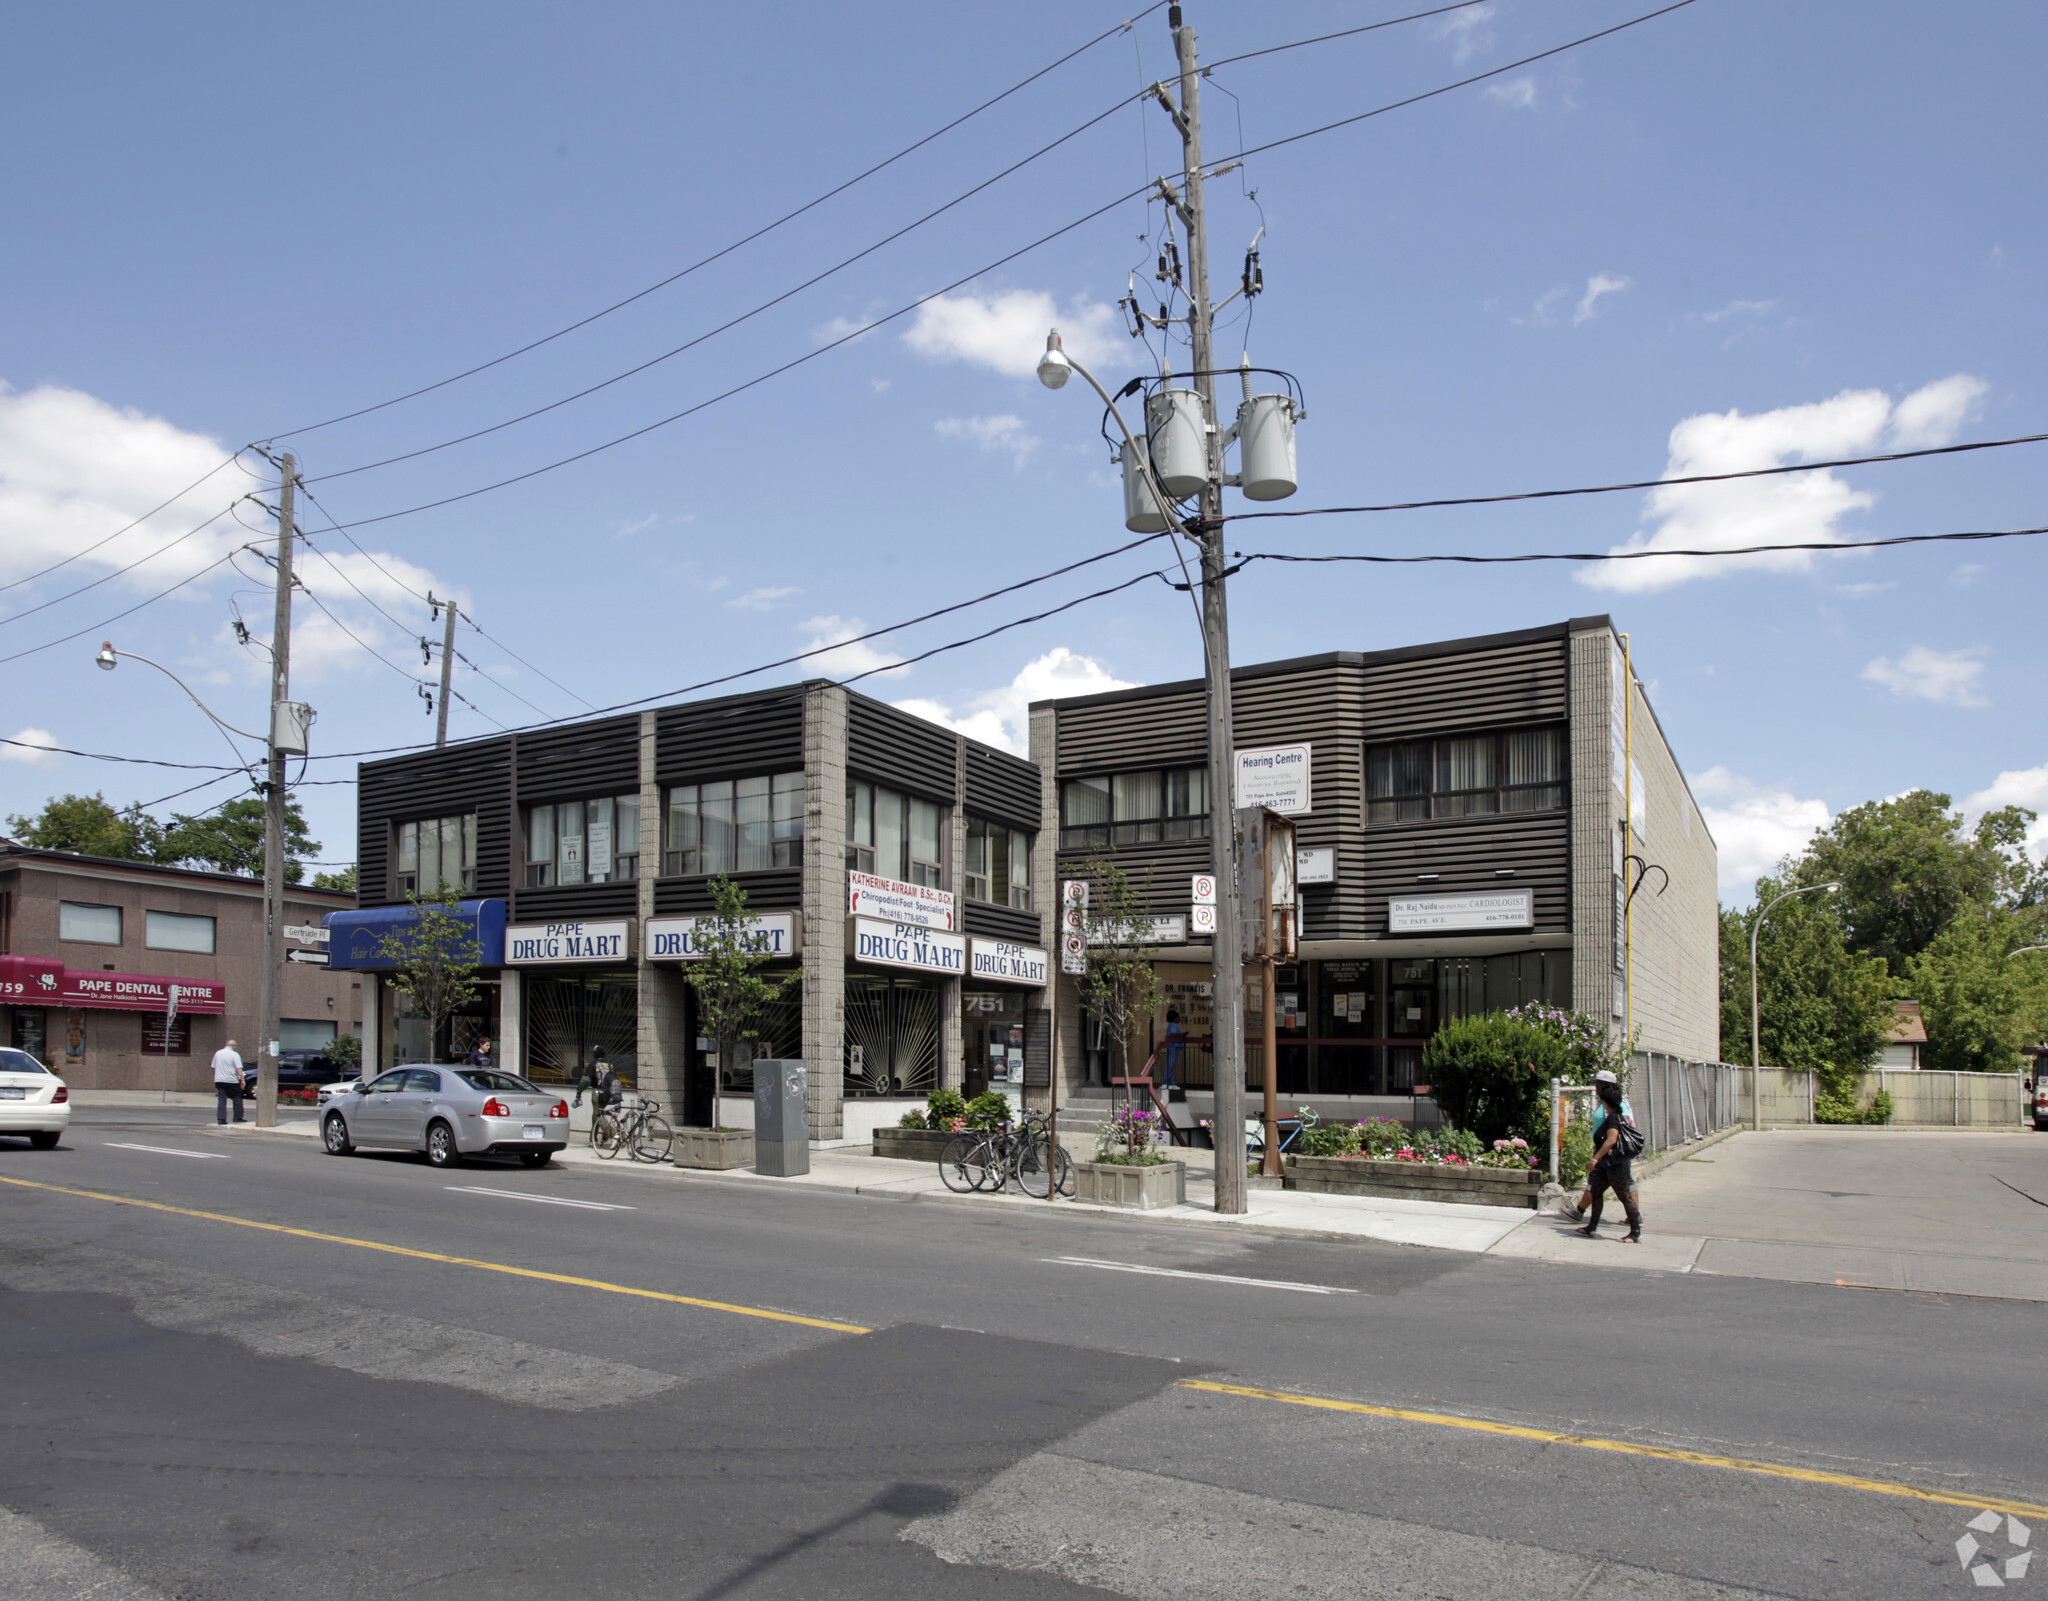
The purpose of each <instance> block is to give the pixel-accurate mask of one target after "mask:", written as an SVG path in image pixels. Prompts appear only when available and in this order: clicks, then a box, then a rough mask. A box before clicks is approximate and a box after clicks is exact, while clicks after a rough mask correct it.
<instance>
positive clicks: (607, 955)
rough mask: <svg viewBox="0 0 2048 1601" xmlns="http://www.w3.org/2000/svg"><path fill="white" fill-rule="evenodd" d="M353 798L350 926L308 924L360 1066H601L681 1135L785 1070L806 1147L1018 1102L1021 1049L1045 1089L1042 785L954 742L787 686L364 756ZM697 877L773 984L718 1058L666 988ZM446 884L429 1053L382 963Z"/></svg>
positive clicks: (550, 1078) (682, 958) (341, 919)
mask: <svg viewBox="0 0 2048 1601" xmlns="http://www.w3.org/2000/svg"><path fill="white" fill-rule="evenodd" d="M358 793H359V796H360V800H359V823H358V829H359V834H358V852H359V855H360V857H361V892H360V899H361V909H360V910H359V911H356V912H352V913H347V914H343V915H340V916H336V917H334V918H331V919H329V925H330V929H331V931H332V934H333V944H332V950H333V953H334V961H335V963H336V965H337V967H341V968H346V969H348V970H350V971H353V972H355V973H356V974H357V975H358V976H359V977H360V978H361V979H362V981H363V983H364V986H365V987H364V991H363V993H364V996H365V1014H366V1018H367V1019H368V1021H367V1023H366V1030H367V1032H366V1034H365V1040H364V1048H365V1059H366V1062H369V1063H372V1064H377V1065H388V1064H390V1063H392V1062H398V1061H423V1060H427V1059H428V1057H429V1054H430V1053H431V1054H432V1055H434V1056H435V1057H438V1058H440V1059H444V1060H445V1059H447V1057H448V1056H449V1055H450V1054H451V1053H453V1054H460V1053H462V1052H463V1051H465V1050H467V1048H468V1047H469V1045H470V1043H471V1042H472V1041H473V1040H474V1039H475V1038H476V1037H477V1036H478V1035H480V1034H485V1033H488V1034H491V1035H493V1036H495V1037H496V1039H497V1040H498V1041H499V1059H500V1060H501V1061H503V1062H505V1063H506V1064H507V1065H508V1066H511V1067H513V1068H514V1069H516V1070H518V1071H521V1072H524V1073H526V1074H528V1075H529V1076H531V1077H532V1078H534V1079H536V1080H539V1081H541V1082H544V1083H552V1084H565V1083H569V1082H572V1081H573V1080H574V1079H575V1077H576V1076H577V1075H578V1074H579V1073H580V1072H581V1071H583V1070H585V1069H586V1068H587V1067H588V1066H589V1064H590V1063H591V1062H592V1061H593V1060H602V1061H605V1062H607V1063H609V1064H610V1065H612V1066H613V1067H614V1068H615V1069H617V1070H618V1071H619V1072H620V1073H621V1074H622V1076H625V1077H627V1078H629V1079H633V1080H635V1081H637V1082H638V1083H639V1084H640V1085H641V1086H642V1087H643V1088H645V1089H646V1090H648V1091H649V1092H650V1093H652V1094H654V1095H655V1096H656V1097H658V1098H659V1099H660V1100H661V1101H662V1102H663V1103H664V1104H665V1105H666V1106H668V1107H670V1108H672V1109H674V1110H676V1111H678V1112H679V1113H680V1114H681V1117H680V1120H681V1121H684V1122H687V1123H690V1124H695V1125H702V1124H704V1123H706V1122H708V1121H709V1120H710V1118H711V1116H712V1095H713V1086H714V1084H716V1085H717V1086H718V1087H719V1089H720V1091H721V1092H729V1093H730V1095H731V1096H732V1098H731V1099H727V1100H725V1101H724V1102H723V1104H722V1108H721V1111H722V1115H723V1116H724V1117H725V1118H726V1120H727V1121H728V1122H741V1123H744V1122H745V1121H746V1119H747V1117H748V1116H749V1115H750V1112H751V1102H750V1100H749V1099H748V1093H749V1091H750V1088H751V1082H752V1075H751V1063H752V1060H753V1057H754V1055H766V1056H771V1057H801V1058H802V1059H803V1060H805V1061H806V1062H808V1063H809V1064H810V1066H811V1085H812V1108H811V1112H812V1119H811V1126H812V1137H813V1138H815V1139H820V1140H836V1139H840V1138H846V1137H855V1138H858V1137H860V1136H862V1135H864V1134H865V1133H866V1132H867V1130H868V1129H869V1128H871V1127H873V1126H875V1125H876V1124H877V1123H883V1122H886V1123H894V1122H895V1121H896V1120H897V1118H898V1117H899V1116H900V1115H901V1113H902V1111H903V1103H904V1102H905V1101H906V1100H907V1099H912V1098H914V1099H916V1100H919V1101H921V1100H922V1098H923V1096H924V1095H925V1093H926V1092H927V1091H928V1090H930V1089H932V1088H935V1087H937V1086H938V1085H940V1084H942V1083H943V1084H949V1085H960V1086H964V1087H966V1088H968V1089H969V1090H975V1089H979V1088H981V1087H983V1086H984V1085H985V1084H987V1083H989V1082H995V1083H1008V1082H1011V1081H1013V1080H1014V1081H1016V1082H1018V1083H1020V1084H1021V1082H1022V1081H1023V1079H1024V1074H1025V1069H1026V1063H1025V1058H1026V1056H1027V1054H1028V1055H1029V1056H1030V1057H1031V1058H1032V1065H1033V1070H1034V1071H1035V1072H1036V1073H1038V1074H1041V1075H1042V1073H1043V1071H1044V1070H1045V1066H1046V1063H1047V1058H1048V1050H1049V1038H1050V1033H1049V1014H1048V1013H1047V1011H1046V1006H1045V1000H1044V995H1045V993H1046V982H1047V966H1048V964H1047V960H1046V949H1045V948H1046V943H1047V942H1046V938H1045V920H1044V917H1043V916H1042V913H1041V910H1040V907H1041V905H1042V904H1043V903H1042V902H1040V901H1039V899H1038V898H1037V891H1036V884H1037V880H1038V877H1039V874H1038V871H1037V869H1038V866H1039V862H1040V858H1041V857H1042V856H1043V854H1044V852H1043V851H1042V849H1041V844H1040V839H1039V829H1040V816H1041V804H1042V802H1041V794H1042V784H1041V780H1040V776H1039V773H1038V770H1037V769H1036V768H1035V767H1034V766H1032V764H1031V763H1029V762H1026V761H1024V760H1022V759H1020V758H1018V757H1016V756H1012V755H1010V754H1009V753H1007V752H1005V751H1000V750H997V749H994V748H993V747H990V746H987V745H983V744H980V743H978V742H976V741H974V740H971V739H964V738H962V737H961V736H959V735H958V734H956V733H954V732H953V731H952V730H951V729H948V728H944V727H941V726H939V725H936V724H933V723H930V722H926V721H924V720H923V719H921V718H917V717H914V716H911V715H909V714H907V713H905V712H902V711H898V710H896V709H894V708H892V707H890V706H887V705H884V704H882V703H880V702H878V701H873V700H869V699H867V698H866V697H864V696H861V695H858V694H854V693H851V692H849V691H847V690H845V689H842V688H840V687H839V686H837V685H834V684H830V683H822V682H812V683H806V684H802V685H796V686H791V687H789V688H785V689H776V690H767V691H762V692H759V693H754V694H747V695H736V696H731V697H727V698H723V699H719V700H711V701H699V702H693V703H691V704H688V705H683V706H670V707H664V708H660V709H657V710H651V711H645V712H640V713H636V714H629V715H626V716H619V717H604V718H595V719H591V720H589V721H585V722H581V723H574V724H569V725H565V726H562V727H557V728H549V729H544V730H539V731H535V732H526V733H517V734H508V735H505V736H502V737H498V738H492V739H480V740H473V741H470V742H468V743H466V744H462V745H455V746H450V747H448V748H447V749H445V750H436V751H426V752H421V753H418V754H415V755H408V756H401V757H394V758H392V759H390V760H387V761H381V762H370V763H366V764H364V766H363V767H362V768H361V781H360V788H359V791H358ZM718 874H726V875H729V876H730V877H731V878H732V879H733V880H734V881H735V882H736V883H737V884H739V885H740V886H741V887H742V888H743V889H744V890H745V891H746V894H747V899H748V908H749V911H750V913H751V914H752V915H753V916H754V917H755V918H756V919H758V921H757V923H756V931H757V933H758V936H759V938H760V940H761V941H762V948H763V949H764V950H766V951H768V952H770V953H771V954H772V955H773V956H774V957H775V959H776V960H775V966H774V969H773V970H774V971H778V972H782V973H786V974H795V975H796V976H797V981H796V982H795V983H794V984H793V985H791V986H790V988H789V989H788V990H787V991H786V993H785V999H784V1000H783V1002H782V1003H781V1005H780V1008H779V1011H778V1013H777V1015H776V1016H775V1017H774V1018H772V1019H771V1021H770V1025H769V1027H768V1029H767V1031H766V1037H765V1038H764V1039H763V1040H761V1041H760V1042H759V1044H758V1048H756V1049H754V1050H752V1051H740V1052H733V1053H730V1054H729V1055H728V1057H727V1059H725V1060H719V1059H718V1048H717V1047H716V1046H715V1045H714V1042H713V1041H711V1040H710V1039H708V1038H705V1037H704V1036H703V1034H702V1032H701V1031H700V1030H699V1028H698V1026H697V1019H696V1007H695V1004H694V999H693V994H692V991H691V990H690V988H689V986H688V984H687V983H686V982H685V980H684V978H683V971H684V968H685V965H686V964H687V963H689V962H690V961H692V960H694V959H695V950H694V943H693V935H694V931H695V929H696V920H697V918H698V917H700V916H702V915H704V914H705V913H707V912H709V911H710V909H711V891H710V884H711V880H712V878H713V877H714V876H716V875H718ZM444 880H445V881H446V882H447V883H449V884H450V885H453V886H458V887H459V890H460V895H461V898H462V899H463V901H464V905H465V915H466V917H467V919H468V921H469V923H470V926H471V927H472V929H473V930H474V932H475V937H476V940H477V943H478V947H479V950H480V953H481V956H482V963H483V969H482V974H481V977H482V984H481V986H480V988H481V994H480V998H479V1000H478V1001H477V1003H476V1004H475V1005H474V1006H473V1007H472V1008H471V1009H470V1010H469V1011H468V1012H467V1013H466V1014H464V1015H462V1016H458V1017H456V1018H453V1019H451V1020H450V1022H449V1023H448V1025H447V1026H446V1030H445V1033H444V1037H443V1038H441V1039H438V1040H429V1039H428V1038H427V1037H426V1023H425V1020H424V1019H420V1018H414V1017H409V1016H401V1015H399V1009H398V1007H397V1006H396V1005H395V1000H396V997H395V995H394V992H393V990H392V988H391V985H390V982H389V976H388V972H389V967H390V963H389V961H388V960H387V959H386V958H385V957H384V956H383V955H381V954H380V952H382V951H383V950H384V949H385V947H384V946H383V944H382V940H383V937H384V936H385V935H386V934H388V933H389V932H390V931H391V930H393V929H395V928H397V927H400V926H401V925H403V924H404V923H405V922H406V921H408V920H409V919H410V918H411V917H412V912H411V906H410V900H411V898H412V897H414V896H416V895H424V894H430V893H432V892H433V890H434V888H435V887H436V885H438V884H439V883H441V882H443V881H444ZM1027 1044H1028V1045H1030V1046H1031V1047H1032V1048H1031V1049H1029V1050H1028V1051H1027Z"/></svg>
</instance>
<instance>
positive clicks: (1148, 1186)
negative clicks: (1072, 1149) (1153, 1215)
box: [1074, 1161, 1188, 1212]
mask: <svg viewBox="0 0 2048 1601" xmlns="http://www.w3.org/2000/svg"><path fill="white" fill-rule="evenodd" d="M1187 1198H1188V1170H1187V1169H1186V1168H1185V1167H1184V1166H1182V1165H1181V1164H1180V1163H1179V1162H1171V1161H1169V1162H1156V1163H1154V1164H1153V1165H1151V1166H1150V1167H1125V1166H1123V1165H1121V1164H1120V1163H1115V1162H1076V1163H1075V1164H1074V1199H1075V1200H1077V1201H1091V1202H1093V1203H1094V1204H1095V1205H1097V1206H1128V1207H1134V1208H1136V1209H1137V1210H1139V1211H1143V1212H1151V1211H1156V1210H1157V1209H1159V1208H1160V1207H1164V1206H1179V1205H1181V1204H1183V1203H1184V1202H1185V1201H1186V1200H1187Z"/></svg>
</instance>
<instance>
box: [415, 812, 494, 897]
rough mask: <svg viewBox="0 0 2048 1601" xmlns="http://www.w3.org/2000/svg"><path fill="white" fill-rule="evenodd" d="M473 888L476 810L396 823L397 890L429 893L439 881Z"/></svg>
mask: <svg viewBox="0 0 2048 1601" xmlns="http://www.w3.org/2000/svg"><path fill="white" fill-rule="evenodd" d="M444 883H445V884H447V885H448V886H449V887H450V888H452V889H475V888H476V813H475V812H463V813H460V814H459V815H457V816H454V817H423V818H421V819H420V820H419V821H417V822H412V823H400V824H399V825H398V893H399V894H401V895H432V894H435V893H436V892H437V891H438V890H439V889H440V887H441V886H442V885H443V884H444Z"/></svg>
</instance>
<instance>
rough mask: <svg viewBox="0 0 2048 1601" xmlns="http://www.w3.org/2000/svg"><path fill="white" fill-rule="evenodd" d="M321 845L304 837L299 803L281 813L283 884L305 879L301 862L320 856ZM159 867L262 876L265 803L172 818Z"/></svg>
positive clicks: (245, 799)
mask: <svg viewBox="0 0 2048 1601" xmlns="http://www.w3.org/2000/svg"><path fill="white" fill-rule="evenodd" d="M319 854H320V842H319V841H318V840H317V839H314V838H313V837H312V836H311V835H309V834H308V833H307V832H306V817H305V814H304V813H303V812H302V811H300V809H299V803H298V802H297V801H286V802H285V807H284V858H285V860H284V881H285V882H286V883H287V884H297V883H299V882H301V881H302V880H303V879H304V878H305V876H306V867H305V861H304V858H306V857H308V856H318V855H319ZM156 859H157V860H158V861H160V862H180V863H190V864H197V865H199V866H202V867H210V868H212V869H213V870H214V871H215V872H218V873H241V874H243V875H245V876H246V877H249V878H261V877H262V876H263V802H262V800H261V799H259V798H258V797H256V796H254V795H244V796H242V797H241V798H240V799H238V800H231V801H229V802H228V803H227V804H226V805H225V806H222V807H219V808H218V809H216V810H214V811H212V812H205V813H201V814H200V815H199V816H196V817H187V816H185V815H183V814H182V813H175V812H174V813H172V815H171V824H170V828H169V829H168V831H167V832H166V833H165V835H164V838H163V841H162V843H161V844H160V845H159V846H158V848H157V853H156Z"/></svg>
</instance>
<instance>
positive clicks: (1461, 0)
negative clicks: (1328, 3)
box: [1202, 0, 1569, 93]
mask: <svg viewBox="0 0 2048 1601" xmlns="http://www.w3.org/2000/svg"><path fill="white" fill-rule="evenodd" d="M1472 3H1473V0H1455V3H1454V4H1451V5H1447V6H1436V7H1434V8H1433V9H1431V10H1428V11H1411V12H1409V13H1408V15H1407V16H1405V17H1389V18H1387V20H1386V21H1385V22H1368V23H1367V24H1365V26H1364V27H1362V28H1344V29H1341V30H1339V31H1338V32H1336V33H1319V34H1317V35H1316V36H1315V37H1314V38H1313V39H1297V40H1295V41H1294V43H1292V44H1274V45H1267V46H1266V48H1265V49H1263V50H1247V51H1245V52H1244V53H1243V54H1241V55H1235V56H1225V57H1224V58H1223V59H1222V60H1221V61H1210V62H1206V63H1204V64H1203V67H1202V76H1203V77H1205V78H1206V77H1207V76H1208V75H1209V74H1210V73H1212V72H1214V71H1215V70H1216V69H1217V68H1218V67H1228V66H1231V65H1234V64H1235V63H1237V62H1239V61H1254V60H1257V59H1258V58H1259V57H1260V56H1277V55H1279V54H1280V53H1281V52H1282V51H1283V50H1299V49H1301V48H1302V47H1303V46H1304V45H1312V44H1328V43H1330V42H1331V41H1332V40H1334V39H1349V38H1352V37H1354V36H1355V35H1358V34H1361V33H1377V32H1378V31H1379V30H1380V29H1382V28H1398V27H1399V26H1400V25H1401V24H1402V23H1404V22H1420V21H1422V20H1423V19H1424V18H1425V17H1440V16H1442V15H1443V14H1444V13H1445V12H1447V11H1463V10H1466V9H1467V8H1468V7H1470V6H1471V5H1472ZM1567 48H1569V47H1567ZM1218 87H1219V88H1220V87H1221V85H1218ZM1225 92H1226V93H1228V91H1227V90H1226V91H1225Z"/></svg>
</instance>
